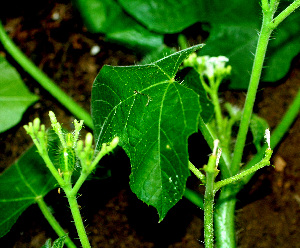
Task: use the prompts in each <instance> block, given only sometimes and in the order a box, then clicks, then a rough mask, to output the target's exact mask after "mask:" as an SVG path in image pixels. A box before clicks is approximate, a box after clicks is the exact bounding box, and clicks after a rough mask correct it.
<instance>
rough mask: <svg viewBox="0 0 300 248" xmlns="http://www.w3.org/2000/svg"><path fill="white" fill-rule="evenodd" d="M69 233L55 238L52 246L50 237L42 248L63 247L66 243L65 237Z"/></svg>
mask: <svg viewBox="0 0 300 248" xmlns="http://www.w3.org/2000/svg"><path fill="white" fill-rule="evenodd" d="M67 236H68V235H64V236H62V237H59V238H58V239H56V240H54V242H53V245H52V246H51V239H48V240H47V241H46V243H45V244H44V245H43V246H42V247H41V248H63V247H64V244H65V239H66V238H67Z"/></svg>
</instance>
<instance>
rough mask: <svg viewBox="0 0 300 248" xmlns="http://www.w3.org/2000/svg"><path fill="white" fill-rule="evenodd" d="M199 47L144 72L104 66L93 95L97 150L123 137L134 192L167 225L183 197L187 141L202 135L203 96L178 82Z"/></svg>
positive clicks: (169, 57) (147, 66)
mask: <svg viewBox="0 0 300 248" xmlns="http://www.w3.org/2000/svg"><path fill="white" fill-rule="evenodd" d="M201 47H202V45H197V46H194V47H191V48H188V49H185V50H182V51H180V52H177V53H174V54H172V55H169V56H167V57H165V58H163V59H161V60H158V61H156V62H154V63H151V64H148V65H142V66H127V67H114V66H104V67H103V68H102V70H101V71H100V73H99V75H98V76H97V78H96V80H95V82H94V85H93V89H92V118H93V121H94V125H95V130H94V131H95V138H96V144H97V145H96V146H97V149H99V148H100V146H101V144H102V143H105V142H109V141H110V140H111V139H112V138H113V137H114V136H119V138H120V145H121V146H122V147H123V149H124V150H125V151H126V153H127V155H128V156H129V158H130V161H131V166H132V171H131V175H130V186H131V189H132V191H133V192H134V193H135V194H136V195H137V196H138V197H139V198H140V199H141V200H142V201H144V202H145V203H147V204H148V205H152V206H154V207H155V208H156V209H157V211H158V213H159V219H160V220H162V219H163V218H164V217H165V215H166V214H167V212H168V210H169V209H170V208H171V207H172V206H173V205H174V204H175V203H176V202H178V201H179V200H180V199H181V198H182V195H183V193H184V189H185V184H186V180H187V177H188V176H189V170H188V151H187V138H188V137H189V136H190V135H191V134H192V133H194V132H196V131H197V123H198V117H199V114H200V110H201V107H200V104H199V96H198V95H197V94H196V93H195V92H194V91H193V90H191V89H189V88H187V87H185V86H183V85H181V84H180V83H178V82H176V81H175V79H174V78H175V75H176V72H177V70H178V68H179V66H180V64H181V63H182V61H183V60H184V59H185V58H186V57H187V56H188V55H189V54H191V53H192V52H194V51H196V50H197V49H199V48H201Z"/></svg>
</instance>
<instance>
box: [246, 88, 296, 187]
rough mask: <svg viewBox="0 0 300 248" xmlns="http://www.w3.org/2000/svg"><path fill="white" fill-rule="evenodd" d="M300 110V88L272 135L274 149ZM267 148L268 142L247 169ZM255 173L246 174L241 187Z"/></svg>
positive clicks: (256, 161)
mask: <svg viewBox="0 0 300 248" xmlns="http://www.w3.org/2000/svg"><path fill="white" fill-rule="evenodd" d="M299 110H300V90H299V91H298V93H297V96H296V97H295V99H294V100H293V102H292V104H291V105H290V106H289V109H288V111H287V112H286V113H285V115H284V117H283V118H282V120H281V122H280V123H279V124H278V125H277V127H276V128H275V129H274V131H273V132H272V135H271V149H274V148H275V147H276V146H277V145H278V144H279V142H280V141H281V140H282V138H283V137H284V135H285V134H286V133H287V132H288V130H289V129H290V127H291V125H292V124H293V122H294V121H295V119H296V118H297V116H298V115H299ZM266 149H267V144H266V145H264V146H263V147H262V149H261V150H260V152H259V153H257V154H256V155H255V157H254V158H253V159H252V160H251V161H250V162H249V163H248V164H247V165H246V166H245V167H244V169H245V170H247V169H249V168H251V167H253V166H254V165H255V164H256V163H258V161H259V160H260V159H261V158H262V157H263V154H264V151H265V150H266ZM253 175H254V174H250V175H248V176H245V177H244V178H243V179H242V184H241V185H240V186H241V187H242V186H243V185H245V184H247V183H248V182H249V181H250V179H251V178H252V176H253Z"/></svg>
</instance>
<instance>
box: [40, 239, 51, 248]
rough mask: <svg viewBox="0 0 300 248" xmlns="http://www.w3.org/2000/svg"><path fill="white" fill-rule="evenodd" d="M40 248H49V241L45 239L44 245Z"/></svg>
mask: <svg viewBox="0 0 300 248" xmlns="http://www.w3.org/2000/svg"><path fill="white" fill-rule="evenodd" d="M41 248H51V239H47V240H46V243H45V244H44V245H43V246H42V247H41Z"/></svg>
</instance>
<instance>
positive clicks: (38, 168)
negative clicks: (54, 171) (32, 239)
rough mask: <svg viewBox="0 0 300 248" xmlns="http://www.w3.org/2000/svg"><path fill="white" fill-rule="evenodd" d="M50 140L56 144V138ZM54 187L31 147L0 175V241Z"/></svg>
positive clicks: (52, 181) (37, 155)
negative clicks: (32, 205)
mask: <svg viewBox="0 0 300 248" xmlns="http://www.w3.org/2000/svg"><path fill="white" fill-rule="evenodd" d="M51 137H52V135H51ZM53 137H54V136H53ZM49 140H52V141H51V142H52V145H54V144H55V143H56V142H57V139H56V138H50V137H49ZM52 152H53V153H55V151H52ZM50 155H51V156H53V154H50ZM55 187H56V181H55V179H54V177H53V176H52V175H51V173H50V172H49V170H48V168H47V167H46V166H45V164H44V162H43V160H42V158H41V157H40V155H39V154H38V152H37V150H36V147H31V148H30V149H29V150H28V151H26V152H25V153H24V154H23V155H22V157H21V158H20V159H19V160H18V161H17V162H15V163H14V164H13V165H11V166H10V167H9V168H8V169H6V170H5V171H4V173H3V174H1V175H0V213H1V215H0V237H2V236H4V235H5V234H6V233H7V232H9V230H10V228H11V227H12V225H13V224H14V223H15V222H16V220H17V219H18V217H19V216H20V215H21V214H22V212H23V211H25V210H26V208H27V207H29V206H30V205H31V204H33V203H35V202H36V199H37V198H39V197H44V196H45V195H46V194H47V193H48V192H49V191H50V190H52V189H54V188H55Z"/></svg>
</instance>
